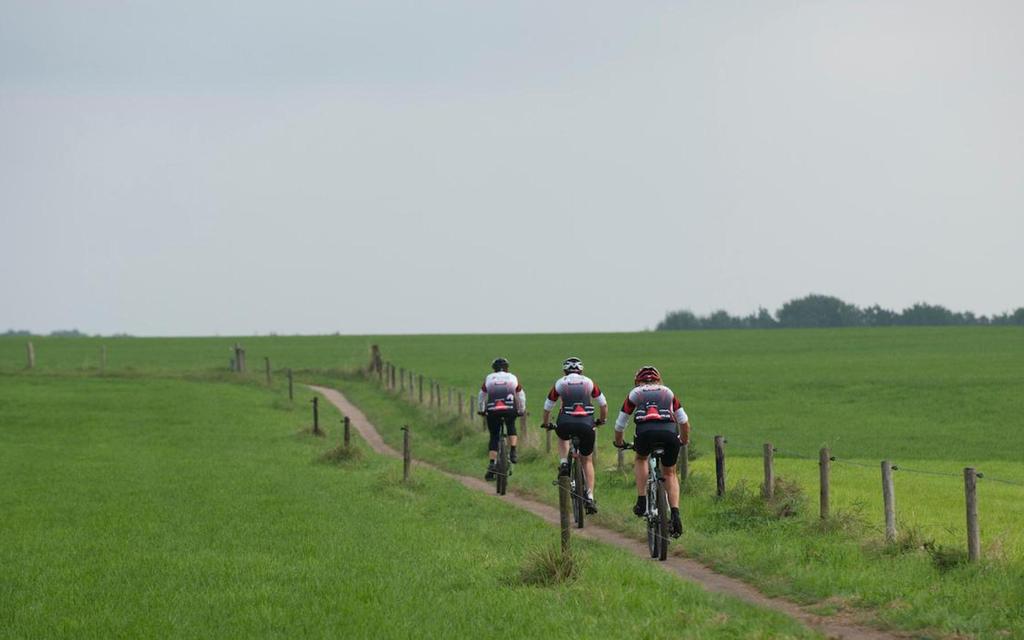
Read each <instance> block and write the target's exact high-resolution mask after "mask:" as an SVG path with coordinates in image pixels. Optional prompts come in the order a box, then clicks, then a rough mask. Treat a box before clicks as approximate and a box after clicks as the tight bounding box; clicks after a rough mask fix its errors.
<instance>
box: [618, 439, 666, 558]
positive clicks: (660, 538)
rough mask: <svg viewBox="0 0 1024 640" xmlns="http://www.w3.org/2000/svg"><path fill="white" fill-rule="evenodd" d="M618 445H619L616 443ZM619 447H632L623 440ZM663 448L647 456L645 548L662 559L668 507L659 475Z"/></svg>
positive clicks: (664, 554)
mask: <svg viewBox="0 0 1024 640" xmlns="http://www.w3.org/2000/svg"><path fill="white" fill-rule="evenodd" d="M616 446H619V445H616ZM619 448H620V449H633V450H635V449H636V448H635V447H634V446H633V443H632V442H624V443H623V444H622V445H621V446H619ZM663 455H665V449H663V448H662V447H657V448H655V449H654V450H653V451H652V452H651V455H649V456H647V511H646V512H645V513H644V519H645V520H646V521H647V549H648V551H650V552H651V557H652V558H657V559H658V560H661V561H664V560H665V559H666V558H667V557H668V542H669V508H668V492H667V490H666V489H665V478H664V477H663V476H662V475H661V457H662V456H663Z"/></svg>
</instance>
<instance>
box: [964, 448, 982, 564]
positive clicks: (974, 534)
mask: <svg viewBox="0 0 1024 640" xmlns="http://www.w3.org/2000/svg"><path fill="white" fill-rule="evenodd" d="M964 497H965V498H966V501H967V559H968V560H969V561H970V562H977V561H978V560H980V559H981V534H980V530H979V528H978V472H977V470H975V469H974V468H972V467H967V468H965V469H964Z"/></svg>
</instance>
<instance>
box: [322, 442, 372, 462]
mask: <svg viewBox="0 0 1024 640" xmlns="http://www.w3.org/2000/svg"><path fill="white" fill-rule="evenodd" d="M362 459H363V451H362V449H359V448H357V447H346V446H345V445H343V444H339V445H338V446H336V447H334V448H333V449H329V450H328V451H326V452H325V453H324V454H322V455H321V456H320V461H321V462H324V463H327V464H344V463H346V462H359V461H360V460H362Z"/></svg>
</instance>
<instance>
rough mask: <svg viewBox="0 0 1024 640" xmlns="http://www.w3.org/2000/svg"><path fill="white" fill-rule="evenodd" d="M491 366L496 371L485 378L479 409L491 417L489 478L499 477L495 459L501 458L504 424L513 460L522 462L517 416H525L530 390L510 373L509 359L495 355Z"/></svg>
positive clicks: (481, 388) (489, 429)
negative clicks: (525, 388)
mask: <svg viewBox="0 0 1024 640" xmlns="http://www.w3.org/2000/svg"><path fill="white" fill-rule="evenodd" d="M491 369H493V370H494V373H491V374H488V375H487V377H486V378H484V382H483V384H482V385H480V394H479V396H478V397H477V404H478V405H479V411H480V413H481V414H483V415H486V416H487V429H488V431H490V433H491V440H490V442H489V443H488V445H487V455H488V457H489V458H490V461H489V462H488V463H487V473H486V474H484V479H486V480H494V478H495V476H494V461H495V459H497V457H498V440H499V439H500V438H501V425H502V424H503V423H504V424H505V432H506V433H507V434H508V444H509V452H508V459H509V462H511V463H512V464H515V463H516V462H517V461H518V454H517V453H516V445H517V444H518V443H519V437H518V435H516V418H517V417H518V416H521V415H523V412H524V411H525V410H526V392H524V391H523V387H522V385H520V384H519V378H517V377H515V376H514V375H512V374H511V373H509V372H508V360H506V359H505V358H495V359H494V362H492V363H491Z"/></svg>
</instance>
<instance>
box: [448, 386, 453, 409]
mask: <svg viewBox="0 0 1024 640" xmlns="http://www.w3.org/2000/svg"><path fill="white" fill-rule="evenodd" d="M448 410H449V411H451V410H452V388H451V387H448Z"/></svg>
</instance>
